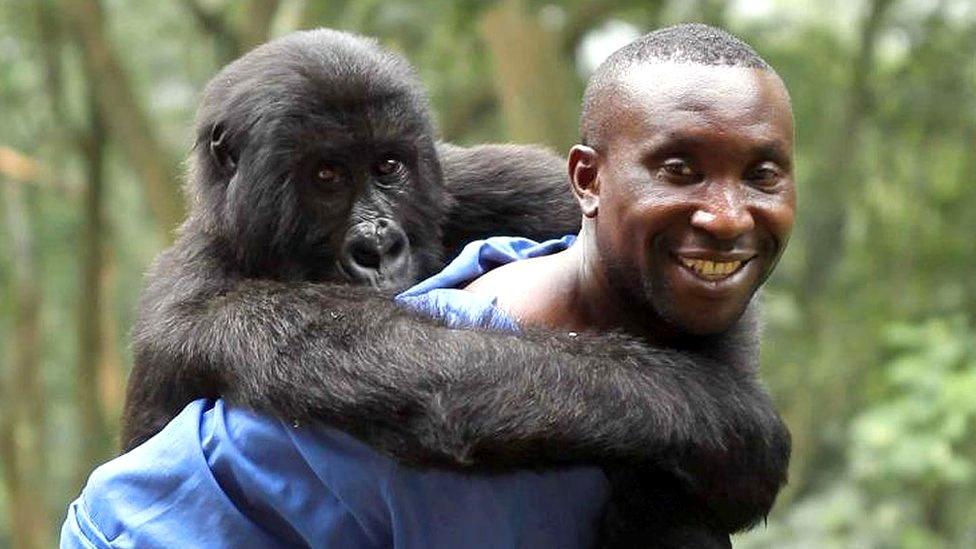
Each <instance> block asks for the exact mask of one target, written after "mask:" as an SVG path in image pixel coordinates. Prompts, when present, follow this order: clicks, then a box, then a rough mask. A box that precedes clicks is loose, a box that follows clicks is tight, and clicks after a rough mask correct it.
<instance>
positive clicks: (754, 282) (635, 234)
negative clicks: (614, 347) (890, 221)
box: [569, 25, 795, 334]
mask: <svg viewBox="0 0 976 549" xmlns="http://www.w3.org/2000/svg"><path fill="white" fill-rule="evenodd" d="M581 134H582V143H583V144H582V145H577V146H576V147H574V148H573V150H572V151H571V152H570V157H569V170H570V176H571V178H572V180H573V187H574V191H575V192H576V195H577V197H578V198H579V201H580V204H581V206H582V208H583V214H584V221H583V232H582V235H583V240H584V242H585V245H586V246H587V250H588V252H587V253H588V255H587V261H589V262H590V263H591V264H590V266H589V267H590V268H591V269H593V270H594V271H595V272H597V273H598V278H599V279H601V280H602V281H603V283H604V284H605V285H606V286H607V287H608V288H610V289H611V291H613V292H614V293H616V294H617V296H618V297H619V298H620V299H619V302H620V303H626V304H636V305H638V306H639V307H638V309H639V310H640V311H641V314H649V315H651V317H652V318H650V319H648V320H650V321H651V322H652V323H656V324H663V325H665V326H669V327H672V328H674V329H676V330H677V331H680V332H687V333H692V334H710V333H717V332H722V331H724V330H726V329H728V328H729V327H730V326H731V325H732V323H734V322H735V320H737V319H738V318H739V316H740V315H741V314H742V312H743V310H744V309H745V307H746V305H748V303H749V300H750V299H751V297H752V295H753V294H754V293H755V291H756V290H757V289H758V287H759V286H760V285H761V284H762V282H763V281H764V280H765V279H766V277H767V276H768V275H769V273H770V272H771V271H772V269H773V267H774V265H775V264H776V261H777V260H778V258H779V256H780V254H781V253H782V251H783V248H784V247H785V246H786V242H787V240H788V238H789V234H790V231H791V229H792V225H793V215H794V207H795V192H794V184H793V166H792V158H793V120H792V111H791V108H790V101H789V95H788V93H787V91H786V88H785V87H784V85H783V83H782V81H781V80H780V78H779V76H778V75H777V74H776V73H775V72H774V71H773V70H772V69H771V68H770V67H769V65H767V64H766V62H765V61H763V60H762V59H761V58H760V57H759V56H758V55H757V54H756V53H755V52H754V51H753V50H752V48H750V47H749V46H748V45H746V44H745V43H743V42H741V41H739V40H738V39H736V38H735V37H733V36H731V35H729V34H727V33H725V32H723V31H721V30H718V29H714V28H711V27H708V26H705V25H679V26H677V27H671V28H667V29H663V30H659V31H656V32H653V33H650V34H648V35H646V36H644V37H642V38H640V39H638V40H636V41H635V42H633V43H631V44H630V45H628V46H625V47H624V48H622V49H621V50H618V51H617V52H616V53H614V54H613V55H612V56H611V57H610V58H609V59H607V61H606V62H604V63H603V65H601V66H600V67H599V68H598V69H597V71H596V73H595V74H594V75H593V77H592V78H591V80H590V82H589V85H588V86H587V90H586V95H585V98H584V105H583V115H582V120H581Z"/></svg>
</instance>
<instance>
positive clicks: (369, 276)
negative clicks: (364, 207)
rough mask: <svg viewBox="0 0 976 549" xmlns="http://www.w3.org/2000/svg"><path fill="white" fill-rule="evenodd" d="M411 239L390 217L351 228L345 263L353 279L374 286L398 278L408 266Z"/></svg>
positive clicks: (343, 258) (343, 252) (344, 247)
mask: <svg viewBox="0 0 976 549" xmlns="http://www.w3.org/2000/svg"><path fill="white" fill-rule="evenodd" d="M409 247H410V245H409V242H408V241H407V235H406V233H404V232H403V229H401V228H400V226H399V225H398V224H396V223H394V222H393V221H390V220H388V219H378V220H376V221H365V222H363V223H359V224H358V225H355V226H354V227H352V228H351V229H350V230H349V232H348V233H347V234H346V241H345V242H344V243H343V246H342V265H343V267H345V269H346V271H348V273H349V275H350V276H352V277H353V278H355V279H357V280H359V281H361V282H367V283H369V284H371V285H374V286H378V285H382V279H390V278H399V275H400V274H401V271H405V270H407V268H408V266H409V251H410V250H409Z"/></svg>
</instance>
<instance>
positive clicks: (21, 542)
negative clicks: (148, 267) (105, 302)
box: [0, 181, 51, 549]
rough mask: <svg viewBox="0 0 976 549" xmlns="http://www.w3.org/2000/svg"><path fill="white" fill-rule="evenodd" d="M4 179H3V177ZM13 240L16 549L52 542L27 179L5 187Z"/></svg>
mask: <svg viewBox="0 0 976 549" xmlns="http://www.w3.org/2000/svg"><path fill="white" fill-rule="evenodd" d="M0 183H2V181H0ZM3 190H4V197H3V198H4V205H5V209H6V212H5V214H6V215H5V217H6V219H7V227H8V232H9V233H10V242H11V256H12V257H11V261H10V263H11V264H12V265H13V267H14V273H13V281H12V288H11V292H10V293H11V294H12V302H13V322H14V326H13V335H12V338H11V341H10V343H11V344H10V345H9V347H8V349H11V352H10V356H9V362H7V361H5V362H7V364H8V366H7V367H6V368H4V370H5V371H4V372H3V374H4V375H3V380H2V381H3V394H2V396H3V400H2V401H0V455H2V459H3V464H4V466H5V467H4V481H5V483H6V485H7V493H8V495H9V501H8V508H9V510H10V513H9V514H10V525H9V532H10V534H11V536H12V540H13V547H14V549H19V548H24V549H34V548H42V547H51V539H50V533H49V528H50V526H51V525H50V521H49V518H48V513H47V509H46V507H45V504H44V498H43V493H44V492H43V491H42V490H41V489H40V487H41V486H43V485H44V482H43V481H44V479H45V475H46V474H47V467H46V462H47V459H46V457H47V451H46V448H45V435H46V426H47V422H46V415H45V409H44V406H45V403H46V401H45V398H44V396H45V395H44V387H43V382H42V379H41V375H40V373H41V372H40V351H41V335H40V301H41V297H40V285H39V284H38V276H39V275H38V272H37V265H36V261H35V259H36V250H35V244H34V238H33V234H32V232H31V223H30V220H31V217H32V216H31V212H30V208H31V204H33V200H32V197H31V196H28V195H31V194H33V193H34V192H35V189H34V188H33V187H32V186H30V185H29V184H26V183H23V182H15V181H14V182H11V181H7V182H6V185H4V186H3Z"/></svg>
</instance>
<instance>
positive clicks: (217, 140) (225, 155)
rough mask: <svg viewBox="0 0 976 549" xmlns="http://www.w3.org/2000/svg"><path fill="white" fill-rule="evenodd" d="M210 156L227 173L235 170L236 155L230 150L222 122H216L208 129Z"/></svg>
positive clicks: (229, 173)
mask: <svg viewBox="0 0 976 549" xmlns="http://www.w3.org/2000/svg"><path fill="white" fill-rule="evenodd" d="M210 156H211V158H213V161H214V163H216V164H217V165H218V166H220V167H221V168H222V169H223V170H224V171H225V172H227V174H228V175H232V174H233V173H234V172H235V171H237V156H236V154H234V151H233V150H231V146H230V137H229V136H228V135H227V130H226V128H225V127H224V123H223V122H217V123H216V124H214V125H213V128H211V129H210Z"/></svg>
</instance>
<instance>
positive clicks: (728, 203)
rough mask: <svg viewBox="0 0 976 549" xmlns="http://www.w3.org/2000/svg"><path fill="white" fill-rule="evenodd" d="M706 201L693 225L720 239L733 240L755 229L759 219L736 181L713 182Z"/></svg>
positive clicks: (692, 221)
mask: <svg viewBox="0 0 976 549" xmlns="http://www.w3.org/2000/svg"><path fill="white" fill-rule="evenodd" d="M711 187H712V188H711V189H709V191H708V193H707V195H706V197H705V203H704V204H702V205H701V207H700V208H698V209H697V210H695V212H694V213H693V214H692V215H691V225H692V226H693V227H695V228H698V229H701V230H703V231H705V232H707V233H709V234H710V235H712V236H713V237H715V238H717V239H720V240H733V239H735V238H738V237H739V236H741V235H743V234H745V233H747V232H749V231H751V230H752V229H753V227H755V220H754V219H753V218H752V213H750V212H749V208H748V207H747V206H748V205H747V202H746V199H745V197H744V196H743V191H742V189H739V188H737V187H738V185H736V184H725V183H717V184H713V185H711Z"/></svg>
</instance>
